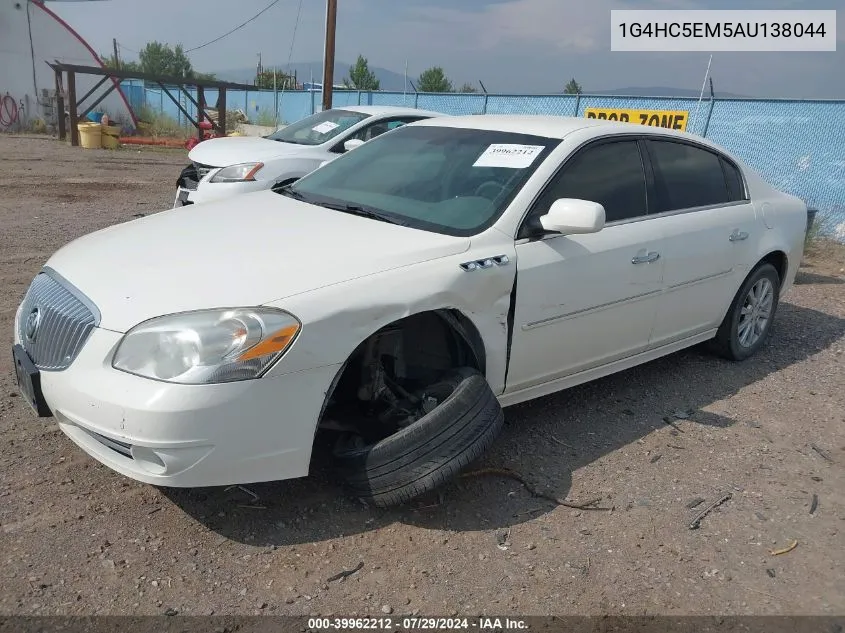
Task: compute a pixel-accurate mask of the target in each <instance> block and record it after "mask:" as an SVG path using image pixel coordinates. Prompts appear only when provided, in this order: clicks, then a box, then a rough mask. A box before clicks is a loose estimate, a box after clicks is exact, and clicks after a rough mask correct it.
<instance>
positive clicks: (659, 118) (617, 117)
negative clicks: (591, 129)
mask: <svg viewBox="0 0 845 633" xmlns="http://www.w3.org/2000/svg"><path fill="white" fill-rule="evenodd" d="M584 116H586V117H587V118H588V119H602V120H604V121H622V122H624V123H639V124H640V125H650V126H652V127H666V128H669V129H670V130H682V131H685V130H686V129H687V120H688V119H689V111H687V110H626V109H620V108H586V109H585V110H584Z"/></svg>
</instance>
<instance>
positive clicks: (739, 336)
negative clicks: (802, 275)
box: [712, 263, 780, 360]
mask: <svg viewBox="0 0 845 633" xmlns="http://www.w3.org/2000/svg"><path fill="white" fill-rule="evenodd" d="M779 300H780V276H779V275H778V272H777V270H776V269H775V267H774V266H772V265H771V264H769V263H764V264H760V265H759V266H758V267H757V268H755V269H754V270H753V271H752V272H751V274H750V275H748V277H747V278H746V279H745V282H744V283H743V284H742V287H741V288H740V289H739V291H738V292H737V293H736V296H735V297H734V300H733V302H732V303H731V307H730V309H729V310H728V313H727V314H726V315H725V318H724V320H723V321H722V324H721V325H720V326H719V331H718V332H717V333H716V338H715V339H713V342H712V347H713V349H714V351H715V352H716V353H718V354H719V355H721V356H724V357H725V358H728V359H729V360H745V359H746V358H748V357H749V356H752V355H753V354H755V353H756V352H757V351H758V350H759V349H760V348H761V347H762V346H763V345H764V344H765V342H766V339H767V338H768V336H769V331H770V329H771V327H772V321H773V320H774V318H775V312H776V310H777V307H778V302H779Z"/></svg>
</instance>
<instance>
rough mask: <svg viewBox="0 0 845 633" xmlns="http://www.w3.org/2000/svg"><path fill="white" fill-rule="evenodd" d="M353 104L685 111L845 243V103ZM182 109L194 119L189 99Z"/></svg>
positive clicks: (210, 93)
mask: <svg viewBox="0 0 845 633" xmlns="http://www.w3.org/2000/svg"><path fill="white" fill-rule="evenodd" d="M123 89H124V92H125V93H126V95H127V98H128V99H129V101H130V103H131V104H132V107H133V108H135V109H136V111H137V110H140V108H141V107H142V106H147V107H148V108H151V109H153V110H155V111H157V112H162V113H164V114H166V115H168V116H170V117H172V118H173V119H176V120H184V116H183V115H181V113H180V112H179V109H178V108H177V107H176V105H175V104H174V103H173V102H172V101H171V100H170V99H169V98H168V97H167V95H164V94H162V92H161V90H156V89H152V88H148V87H147V88H145V87H144V86H143V84H142V83H141V82H137V81H127V82H124V84H123ZM174 92H175V91H174ZM205 95H206V101H207V102H208V103H209V104H210V105H213V104H214V102H215V101H216V99H217V93H216V91H214V90H206V92H205ZM192 96H193V97H194V98H196V94H193V95H192ZM226 102H227V106H228V108H229V109H230V110H231V109H239V110H243V111H244V113H246V115H247V116H248V117H249V118H250V119H252V120H255V119H256V118H257V117H258V115H259V114H262V113H263V114H265V115H268V116H270V117H272V116H273V114H274V112H275V114H276V117H277V118H278V120H279V121H280V122H281V123H292V122H294V121H297V120H299V119H302V118H304V117H306V116H308V115H310V114H312V113H313V112H315V111H316V110H319V108H320V104H321V103H322V94H321V93H320V92H303V91H297V92H279V93H278V94H274V93H273V92H272V91H259V90H256V91H248V92H246V91H227V93H226ZM349 105H396V106H402V105H404V106H409V107H417V108H423V109H427V110H435V111H438V112H443V113H446V114H456V115H461V114H556V115H569V116H573V115H574V116H584V112H585V109H586V108H635V109H642V110H687V111H689V113H690V115H689V116H690V120H689V123H688V125H687V131H689V132H693V133H695V134H700V135H705V136H706V137H707V138H709V139H712V140H714V141H715V142H717V143H719V144H721V145H722V146H724V147H725V148H727V149H728V150H730V151H732V152H734V153H735V154H736V155H738V156H739V157H740V158H742V159H743V160H744V161H746V163H747V164H748V165H749V166H751V167H752V168H754V169H755V170H757V171H758V172H759V173H760V174H761V175H762V176H763V177H764V178H765V179H766V180H768V181H769V182H771V183H772V184H773V185H774V186H776V187H778V188H780V189H782V190H783V191H787V192H789V193H792V194H794V195H796V196H799V197H800V198H802V199H804V200H805V201H806V202H807V204H808V205H810V206H813V207H816V208H817V209H818V210H819V217H820V218H823V222H824V226H825V227H826V228H827V229H828V231H830V232H832V233H833V234H835V235H836V236H837V237H838V238H839V239H840V240H843V241H845V101H787V100H751V99H747V100H746V99H736V100H731V99H727V100H716V101H713V102H710V101H704V102H702V103H701V104H699V102H698V100H697V99H684V98H672V97H616V96H612V97H611V96H594V95H578V96H574V95H483V94H456V93H450V94H430V93H428V94H427V93H423V94H416V93H401V92H358V91H335V92H334V95H333V106H334V107H343V106H349ZM183 106H184V107H185V109H186V110H187V111H188V112H189V113H191V115H192V116H193V115H194V114H195V112H194V110H195V108H194V107H193V105H192V104H191V103H190V102H189V101H188V100H187V99H184V97H183Z"/></svg>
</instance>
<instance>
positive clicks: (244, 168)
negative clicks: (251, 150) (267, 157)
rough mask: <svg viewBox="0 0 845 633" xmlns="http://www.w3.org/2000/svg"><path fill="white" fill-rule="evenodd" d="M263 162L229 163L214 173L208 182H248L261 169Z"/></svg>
mask: <svg viewBox="0 0 845 633" xmlns="http://www.w3.org/2000/svg"><path fill="white" fill-rule="evenodd" d="M262 167H264V163H242V164H240V165H229V166H228V167H224V168H223V169H221V170H220V171H218V172H217V173H216V174H214V175H213V176H212V177H211V179H210V180H209V182H248V181H252V180H255V174H257V173H258V172H259V171H261V168H262Z"/></svg>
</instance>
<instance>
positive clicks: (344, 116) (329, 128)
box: [266, 110, 370, 145]
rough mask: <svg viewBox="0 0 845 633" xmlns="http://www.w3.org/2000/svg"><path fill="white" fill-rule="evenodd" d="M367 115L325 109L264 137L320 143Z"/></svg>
mask: <svg viewBox="0 0 845 633" xmlns="http://www.w3.org/2000/svg"><path fill="white" fill-rule="evenodd" d="M369 117H370V115H369V114H365V113H363V112H352V111H351V110H325V111H323V112H318V113H317V114H313V115H311V116H309V117H307V118H305V119H302V120H301V121H297V122H296V123H294V124H292V125H288V126H286V127H283V128H282V129H281V130H277V131H275V132H273V133H272V134H270V135H269V136H267V137H266V138H269V139H270V140H272V141H279V142H280V143H294V144H296V145H322V144H323V143H325V142H327V141H329V140H331V139H333V138H334V137H335V136H337V135H338V134H340V133H341V132H343V131H344V130H348V129H349V128H351V127H352V126H353V125H355V124H356V123H360V122H361V121H363V120H364V119H367V118H369Z"/></svg>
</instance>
